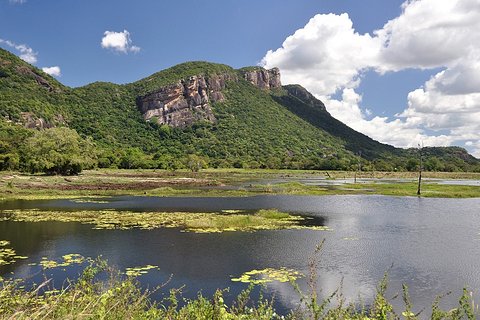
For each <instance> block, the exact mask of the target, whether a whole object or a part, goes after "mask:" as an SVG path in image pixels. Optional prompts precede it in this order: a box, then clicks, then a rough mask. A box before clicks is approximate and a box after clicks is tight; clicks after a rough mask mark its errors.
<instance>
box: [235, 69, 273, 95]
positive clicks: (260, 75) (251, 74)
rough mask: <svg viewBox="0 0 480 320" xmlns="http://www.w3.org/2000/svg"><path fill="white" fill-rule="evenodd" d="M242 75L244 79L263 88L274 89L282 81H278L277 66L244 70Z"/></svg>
mask: <svg viewBox="0 0 480 320" xmlns="http://www.w3.org/2000/svg"><path fill="white" fill-rule="evenodd" d="M244 77H245V80H247V81H248V82H250V83H251V84H253V85H254V86H256V87H258V88H260V89H264V90H269V89H276V88H280V87H281V86H282V82H281V81H280V70H279V69H278V68H273V69H270V70H266V69H263V68H258V69H255V70H251V71H245V73H244Z"/></svg>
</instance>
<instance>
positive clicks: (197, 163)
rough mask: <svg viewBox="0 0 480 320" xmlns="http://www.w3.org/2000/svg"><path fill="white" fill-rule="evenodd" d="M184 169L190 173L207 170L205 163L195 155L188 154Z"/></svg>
mask: <svg viewBox="0 0 480 320" xmlns="http://www.w3.org/2000/svg"><path fill="white" fill-rule="evenodd" d="M186 167H187V168H188V169H190V170H192V172H198V171H200V169H206V168H207V161H205V159H204V158H202V157H200V156H197V155H196V154H189V155H188V157H187V160H186Z"/></svg>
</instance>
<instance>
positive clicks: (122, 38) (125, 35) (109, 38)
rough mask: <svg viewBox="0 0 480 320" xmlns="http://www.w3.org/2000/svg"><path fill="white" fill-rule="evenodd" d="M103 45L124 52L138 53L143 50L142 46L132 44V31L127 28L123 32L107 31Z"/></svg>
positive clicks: (105, 47)
mask: <svg viewBox="0 0 480 320" xmlns="http://www.w3.org/2000/svg"><path fill="white" fill-rule="evenodd" d="M101 45H102V48H104V49H111V50H113V51H117V52H122V53H129V52H133V53H137V52H139V51H140V50H141V49H140V47H137V46H134V45H132V40H131V38H130V32H128V31H127V30H123V32H115V31H105V32H104V34H103V38H102V42H101Z"/></svg>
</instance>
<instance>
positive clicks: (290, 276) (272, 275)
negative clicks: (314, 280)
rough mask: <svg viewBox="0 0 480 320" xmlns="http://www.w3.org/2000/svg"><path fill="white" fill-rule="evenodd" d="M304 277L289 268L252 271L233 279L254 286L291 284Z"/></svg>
mask: <svg viewBox="0 0 480 320" xmlns="http://www.w3.org/2000/svg"><path fill="white" fill-rule="evenodd" d="M303 276H304V275H303V274H302V273H300V272H298V271H296V270H294V269H288V268H283V267H282V268H280V269H274V268H266V269H262V270H252V271H247V272H245V273H243V274H242V275H241V276H240V277H239V278H232V279H231V280H232V281H234V282H243V283H252V284H265V283H269V282H274V281H278V282H291V281H295V280H297V279H298V278H301V277H303Z"/></svg>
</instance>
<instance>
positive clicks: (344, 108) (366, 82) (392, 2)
mask: <svg viewBox="0 0 480 320" xmlns="http://www.w3.org/2000/svg"><path fill="white" fill-rule="evenodd" d="M403 2H404V1H401V0H389V1H385V0H362V1H359V0H295V1H285V0H262V1H258V0H256V1H253V0H243V1H238V0H211V1H208V0H207V1H195V0H186V1H159V0H141V1H122V0H116V1H112V0H102V1H91V0H82V1H73V0H62V1H60V0H57V1H54V0H0V46H1V47H3V48H6V49H8V50H10V51H12V52H14V53H16V54H18V55H22V53H23V54H25V53H26V54H29V58H27V59H30V58H32V57H33V60H30V61H31V62H33V61H34V60H36V61H35V63H34V64H35V65H36V66H37V67H40V68H44V67H58V68H54V69H48V70H49V72H50V73H53V74H55V75H56V77H57V78H58V79H59V80H60V81H61V82H62V83H64V84H66V85H69V86H81V85H85V84H88V83H91V82H94V81H110V82H115V83H126V82H132V81H135V80H138V79H141V78H143V77H146V76H148V75H150V74H152V73H154V72H156V71H159V70H161V69H164V68H167V67H170V66H172V65H175V64H177V63H181V62H184V61H190V60H207V61H212V62H219V63H225V64H228V65H231V66H233V67H243V66H248V65H256V64H258V63H262V64H263V65H265V66H266V67H273V66H278V67H280V69H281V70H282V76H283V79H284V83H290V82H299V83H300V84H302V85H304V86H305V87H306V88H307V89H309V90H310V91H311V92H313V93H314V94H315V95H317V96H318V97H319V98H321V99H322V100H323V101H324V102H325V103H326V104H327V108H328V110H329V111H330V112H331V113H332V114H333V115H334V116H336V117H337V118H339V119H340V120H342V121H343V122H345V123H347V124H348V125H350V126H352V127H353V128H355V129H357V130H359V131H362V132H364V133H366V134H368V135H370V136H372V137H373V138H375V139H377V140H380V141H382V142H386V143H391V144H394V145H397V146H402V147H406V146H412V145H417V143H418V142H420V140H421V141H425V142H426V143H425V144H427V145H452V144H456V145H461V146H464V147H467V148H468V149H469V150H470V151H471V152H474V153H476V154H477V155H480V142H479V140H480V137H479V135H478V132H477V133H476V132H475V131H479V132H480V128H479V127H478V126H475V123H468V124H467V125H466V127H469V129H468V130H467V131H465V130H464V129H462V128H463V127H464V126H463V124H462V119H464V118H465V119H468V118H472V117H468V112H471V115H473V119H476V116H477V114H480V111H479V106H480V101H479V102H478V104H476V105H475V106H473V108H472V107H471V106H470V105H466V103H467V102H465V101H470V100H471V98H472V96H468V97H464V98H465V99H463V100H462V99H458V101H456V100H455V99H453V100H455V102H454V103H455V104H456V105H454V106H452V110H454V111H458V112H459V113H454V114H452V115H451V116H452V117H457V116H459V117H460V118H459V119H460V120H458V119H457V120H455V121H452V122H451V123H456V124H455V125H454V126H452V125H450V124H448V123H447V122H448V121H446V120H445V117H438V121H437V122H435V121H433V122H432V121H431V120H432V119H433V117H432V116H431V115H435V114H436V115H438V114H439V113H441V112H439V110H438V109H436V107H437V106H438V105H442V106H443V103H444V102H445V103H446V106H444V108H447V107H449V103H450V104H451V103H452V101H453V100H452V99H449V96H448V95H447V94H445V93H444V92H441V90H440V89H438V88H439V86H440V84H441V81H440V80H442V79H443V78H442V79H439V80H438V81H437V82H438V83H437V82H435V81H433V80H432V81H433V82H432V83H431V85H430V87H431V88H430V89H429V87H428V84H427V82H428V81H429V80H430V79H431V78H432V77H433V76H438V75H439V74H440V73H441V72H442V71H445V72H446V74H444V75H443V76H442V77H445V78H448V75H449V73H452V77H454V76H455V72H457V73H459V74H460V76H461V70H464V69H462V68H461V67H462V66H461V65H460V66H459V63H458V61H461V60H465V59H462V58H464V57H463V56H462V55H464V56H467V55H468V57H470V58H471V57H473V58H471V60H473V62H472V63H476V62H477V60H480V59H477V58H478V57H477V53H478V51H479V50H476V47H475V48H473V49H472V50H471V51H468V52H461V53H456V55H457V56H455V57H453V58H452V54H451V53H450V52H443V51H442V52H439V53H438V54H436V53H435V52H434V53H432V55H431V61H432V62H431V63H430V60H429V59H430V57H429V56H426V58H425V57H424V56H425V55H426V54H427V53H429V52H431V51H432V48H436V47H435V45H437V46H438V44H436V43H432V44H430V43H429V41H430V39H435V38H434V37H435V35H437V33H436V31H438V30H437V29H435V28H438V22H442V23H445V22H448V23H450V22H452V23H454V22H455V21H457V20H458V19H454V18H453V17H454V16H456V17H457V18H458V17H462V15H465V16H466V15H469V14H471V13H472V12H474V13H478V12H480V4H479V2H478V0H436V1H434V0H417V1H411V2H412V3H406V4H404V5H403V6H402V3H403ZM452 3H456V4H457V5H458V6H457V7H458V8H457V7H455V8H452V7H451V5H452ZM432 5H435V8H436V9H435V10H432ZM442 9H444V10H448V14H446V15H445V14H443V15H442V13H445V12H447V11H445V12H442V11H441V10H442ZM455 10H456V11H455ZM437 11H438V12H437ZM342 13H347V14H348V17H347V16H345V15H343V16H342ZM329 14H331V15H329ZM450 14H451V16H452V21H448V17H449V15H450ZM441 16H443V18H441V19H444V20H442V21H440V20H439V19H440V18H439V17H441ZM445 16H446V18H445ZM479 17H480V16H479ZM311 19H312V20H311ZM445 19H447V20H446V21H445ZM476 20H480V19H475V17H474V18H472V22H471V25H468V26H467V28H471V29H470V31H471V32H476V31H475V30H478V29H475V28H476V22H475V21H476ZM389 21H390V23H389ZM392 21H393V22H392ZM349 23H351V26H350V25H349ZM387 23H389V25H386V24H387ZM417 24H418V27H419V28H420V27H421V28H422V30H430V31H431V36H430V35H429V34H425V35H423V36H424V37H426V39H427V40H428V41H423V43H425V44H430V46H427V45H424V47H422V46H421V45H419V43H420V44H421V43H422V39H420V41H419V40H418V39H417V38H415V37H414V36H413V35H416V34H420V33H421V32H420V31H419V30H420V29H418V30H416V29H415V25H417ZM464 24H465V23H463V24H462V25H464ZM412 25H413V26H412ZM461 28H462V26H460V25H459V26H457V29H455V28H449V29H448V30H447V31H449V32H452V34H453V36H455V33H454V32H459V33H460V32H463V33H465V29H461ZM374 30H381V32H380V34H374ZM468 30H469V29H467V31H468ZM441 31H442V32H444V34H445V30H443V29H442V30H441ZM106 32H111V35H114V36H115V35H116V36H123V38H121V39H120V40H122V39H123V40H125V41H127V42H125V43H124V44H125V46H123V47H121V46H119V45H118V40H119V39H118V38H116V40H115V39H113V38H109V39H107V40H105V41H106V42H105V43H104V46H102V45H101V43H102V38H104V37H105V36H106V35H107V34H106ZM125 32H128V34H127V33H125ZM296 32H297V33H296ZM422 32H423V31H422ZM477 33H478V32H477ZM294 34H296V35H299V36H298V37H293V39H291V40H290V43H288V41H286V39H287V38H288V37H289V36H292V35H294ZM126 35H128V37H127V38H125V36H126ZM408 37H410V38H408ZM387 38H388V39H387ZM312 39H313V40H312ZM402 39H407V40H408V41H405V42H402V41H403V40H402ZM462 39H463V38H462ZM110 40H111V41H110ZM440 40H442V39H440ZM440 40H439V41H440ZM112 41H113V42H112ZM115 41H117V42H115ZM342 41H343V43H342ZM463 41H464V43H465V42H466V44H467V45H470V43H468V41H471V42H472V45H473V46H474V44H473V42H474V41H476V39H474V38H469V39H463ZM439 43H440V42H439ZM455 44H457V43H453V44H452V45H455ZM19 45H25V47H26V48H27V49H30V51H28V52H26V51H25V47H22V48H20V47H19ZM409 46H410V47H409ZM390 47H392V48H390ZM318 48H322V49H318ZM325 48H327V49H328V50H327V49H325ZM324 49H325V50H324ZM388 49H391V50H390V51H389V50H388ZM22 50H23V51H22ZM348 51H350V52H348ZM440 51H441V50H440ZM267 52H270V54H267ZM352 54H354V55H352ZM337 58H338V59H337ZM299 65H301V66H302V67H299ZM467 67H468V66H467ZM59 74H60V75H59ZM324 75H326V76H324ZM457 78H458V77H457ZM448 79H449V78H448ZM448 79H447V80H448ZM444 82H445V81H444ZM447 82H448V81H447ZM442 83H443V82H442ZM442 88H443V87H442ZM415 90H417V91H416V93H415V94H412V92H414V91H415ZM418 90H421V91H418ZM429 90H430V91H429ZM435 90H436V91H435ZM479 90H480V89H479ZM470 91H471V90H470ZM475 93H476V92H467V94H468V95H471V94H475ZM409 94H410V95H409ZM475 99H477V97H476V96H475ZM465 108H467V109H468V108H470V109H469V110H467V117H466V116H465ZM427 109H428V110H427ZM447 109H448V108H447ZM477 129H478V130H477ZM460 131H462V132H460ZM464 131H465V132H464Z"/></svg>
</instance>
